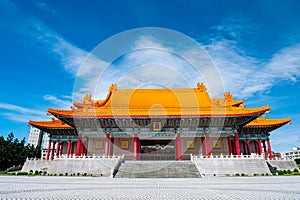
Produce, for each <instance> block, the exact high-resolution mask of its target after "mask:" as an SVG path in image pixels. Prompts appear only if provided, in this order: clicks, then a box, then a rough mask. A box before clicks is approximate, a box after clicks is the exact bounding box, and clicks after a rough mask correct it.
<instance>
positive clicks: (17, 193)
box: [0, 176, 300, 200]
mask: <svg viewBox="0 0 300 200" xmlns="http://www.w3.org/2000/svg"><path fill="white" fill-rule="evenodd" d="M0 199H123V200H126V199H142V200H143V199H155V200H157V199H300V176H293V177H284V176H280V177H279V176H276V177H218V178H195V179H184V178H182V179H111V178H95V177H27V176H25V177H21V176H18V177H17V176H8V177H7V176H0Z"/></svg>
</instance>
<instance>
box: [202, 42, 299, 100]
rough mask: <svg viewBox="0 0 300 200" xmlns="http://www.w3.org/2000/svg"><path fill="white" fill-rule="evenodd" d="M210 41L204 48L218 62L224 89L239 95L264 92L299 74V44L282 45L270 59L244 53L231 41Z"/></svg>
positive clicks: (293, 78) (293, 80)
mask: <svg viewBox="0 0 300 200" xmlns="http://www.w3.org/2000/svg"><path fill="white" fill-rule="evenodd" d="M212 41H213V42H211V43H210V44H206V45H205V49H206V50H207V52H208V53H209V54H210V56H211V57H212V59H213V61H214V62H215V63H216V65H217V66H218V68H219V70H220V73H221V76H222V78H223V81H224V87H225V88H226V90H228V91H231V92H232V93H233V94H234V95H235V96H238V97H239V98H248V97H251V96H254V95H255V94H257V93H267V92H268V91H269V90H270V89H271V87H272V86H273V85H274V84H276V83H278V82H280V81H288V82H296V81H297V80H298V78H299V77H300V64H299V63H300V44H297V45H294V46H291V47H286V48H284V49H282V50H281V51H279V52H278V53H276V54H275V55H274V56H273V57H272V58H271V59H270V60H260V59H258V58H254V57H250V56H247V55H246V54H244V53H243V52H242V51H241V50H240V49H238V48H237V47H236V44H235V42H234V41H231V40H226V39H222V40H216V41H214V40H212ZM287 84H288V83H287Z"/></svg>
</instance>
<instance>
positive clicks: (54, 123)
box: [28, 118, 73, 129]
mask: <svg viewBox="0 0 300 200" xmlns="http://www.w3.org/2000/svg"><path fill="white" fill-rule="evenodd" d="M28 125H30V126H34V127H37V128H67V129H73V127H72V126H70V125H68V124H66V123H64V122H63V121H61V120H59V119H54V118H52V120H51V121H33V120H29V121H28Z"/></svg>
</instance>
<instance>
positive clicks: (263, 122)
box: [245, 116, 292, 128]
mask: <svg viewBox="0 0 300 200" xmlns="http://www.w3.org/2000/svg"><path fill="white" fill-rule="evenodd" d="M288 123H292V122H291V119H290V118H285V119H267V118H266V117H265V116H264V117H261V118H256V119H255V120H253V121H251V122H250V123H249V124H247V125H246V126H245V127H246V128H251V127H262V126H283V125H285V124H288Z"/></svg>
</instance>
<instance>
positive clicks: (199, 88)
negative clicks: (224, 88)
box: [197, 82, 206, 92]
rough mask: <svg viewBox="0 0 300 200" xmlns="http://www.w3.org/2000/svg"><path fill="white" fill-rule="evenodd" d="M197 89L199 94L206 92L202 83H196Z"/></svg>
mask: <svg viewBox="0 0 300 200" xmlns="http://www.w3.org/2000/svg"><path fill="white" fill-rule="evenodd" d="M197 87H198V90H200V92H206V86H205V85H204V83H203V82H198V83H197Z"/></svg>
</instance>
